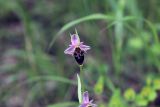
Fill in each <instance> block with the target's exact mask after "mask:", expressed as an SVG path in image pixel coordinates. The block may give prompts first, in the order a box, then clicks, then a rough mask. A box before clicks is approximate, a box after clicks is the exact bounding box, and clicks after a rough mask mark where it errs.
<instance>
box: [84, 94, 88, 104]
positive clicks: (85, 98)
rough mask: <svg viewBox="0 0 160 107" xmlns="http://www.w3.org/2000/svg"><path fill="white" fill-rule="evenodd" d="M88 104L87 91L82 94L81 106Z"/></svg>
mask: <svg viewBox="0 0 160 107" xmlns="http://www.w3.org/2000/svg"><path fill="white" fill-rule="evenodd" d="M85 103H89V94H88V91H86V92H84V93H83V104H85Z"/></svg>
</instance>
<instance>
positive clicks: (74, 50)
mask: <svg viewBox="0 0 160 107" xmlns="http://www.w3.org/2000/svg"><path fill="white" fill-rule="evenodd" d="M70 36H71V44H70V45H69V47H68V48H67V49H66V50H65V51H64V53H65V54H69V55H72V56H74V57H75V59H76V61H77V62H78V64H80V65H82V64H83V61H84V53H86V52H87V50H89V49H90V46H87V45H84V44H83V42H80V38H79V36H78V33H77V32H76V34H72V35H71V34H70Z"/></svg>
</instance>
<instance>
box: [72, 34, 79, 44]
mask: <svg viewBox="0 0 160 107" xmlns="http://www.w3.org/2000/svg"><path fill="white" fill-rule="evenodd" d="M71 43H72V45H74V46H78V45H79V44H80V39H79V36H78V35H77V34H73V35H71Z"/></svg>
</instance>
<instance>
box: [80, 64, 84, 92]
mask: <svg viewBox="0 0 160 107" xmlns="http://www.w3.org/2000/svg"><path fill="white" fill-rule="evenodd" d="M79 68H80V78H81V86H82V92H84V87H85V85H84V82H83V65H80V66H79Z"/></svg>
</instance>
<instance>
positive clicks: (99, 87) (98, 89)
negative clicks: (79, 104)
mask: <svg viewBox="0 0 160 107" xmlns="http://www.w3.org/2000/svg"><path fill="white" fill-rule="evenodd" d="M103 87H104V78H103V76H101V77H99V79H98V81H97V83H96V85H95V86H94V91H95V93H96V94H101V93H102V92H103Z"/></svg>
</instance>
